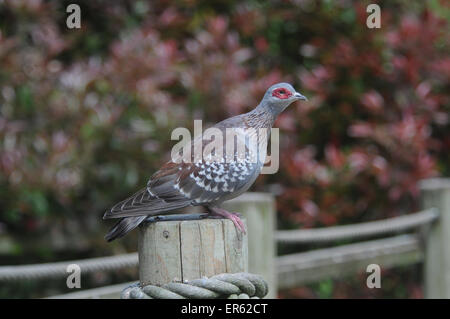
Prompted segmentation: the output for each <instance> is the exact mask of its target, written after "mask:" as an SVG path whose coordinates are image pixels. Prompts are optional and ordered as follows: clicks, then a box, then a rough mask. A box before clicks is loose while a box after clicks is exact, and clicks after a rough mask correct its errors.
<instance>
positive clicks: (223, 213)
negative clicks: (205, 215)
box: [208, 207, 246, 234]
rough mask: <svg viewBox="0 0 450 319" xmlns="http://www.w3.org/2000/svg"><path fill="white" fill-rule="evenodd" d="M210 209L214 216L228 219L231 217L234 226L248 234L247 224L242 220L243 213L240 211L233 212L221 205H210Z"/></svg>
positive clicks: (240, 231)
mask: <svg viewBox="0 0 450 319" xmlns="http://www.w3.org/2000/svg"><path fill="white" fill-rule="evenodd" d="M208 210H209V212H210V214H211V215H213V216H220V217H224V218H226V219H229V220H231V221H232V222H233V224H234V226H235V227H236V229H237V230H238V232H239V233H244V234H246V231H245V225H244V223H243V222H242V220H241V218H240V217H241V215H240V214H239V213H231V212H229V211H227V210H225V209H223V208H219V207H208Z"/></svg>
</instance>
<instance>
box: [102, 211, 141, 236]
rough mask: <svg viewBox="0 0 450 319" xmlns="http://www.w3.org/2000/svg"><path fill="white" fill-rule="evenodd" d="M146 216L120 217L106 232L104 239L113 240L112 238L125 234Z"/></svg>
mask: <svg viewBox="0 0 450 319" xmlns="http://www.w3.org/2000/svg"><path fill="white" fill-rule="evenodd" d="M146 218H147V216H146V215H145V216H136V217H125V218H121V219H120V220H119V221H118V222H117V223H116V224H115V225H114V226H113V228H111V230H110V231H109V232H108V233H107V234H106V236H105V239H106V240H107V241H113V240H114V239H117V238H120V237H123V236H125V235H126V234H127V233H128V232H129V231H131V230H133V229H135V228H136V227H137V226H138V225H139V224H140V223H142V222H143V221H144V220H145V219H146Z"/></svg>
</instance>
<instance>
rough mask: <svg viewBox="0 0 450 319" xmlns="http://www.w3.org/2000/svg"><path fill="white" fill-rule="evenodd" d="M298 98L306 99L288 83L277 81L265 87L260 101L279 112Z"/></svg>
mask: <svg viewBox="0 0 450 319" xmlns="http://www.w3.org/2000/svg"><path fill="white" fill-rule="evenodd" d="M298 100H303V101H307V100H308V99H307V98H306V97H305V96H303V95H302V94H300V93H298V92H297V91H295V89H294V88H293V87H292V85H290V84H289V83H277V84H274V85H272V86H271V87H270V88H268V89H267V91H266V94H264V98H263V101H262V102H263V103H264V104H267V105H268V106H270V108H271V110H272V112H274V113H275V114H279V113H281V112H283V110H284V109H285V108H287V107H288V106H289V105H290V104H291V103H292V102H295V101H298Z"/></svg>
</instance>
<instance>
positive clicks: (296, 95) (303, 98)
mask: <svg viewBox="0 0 450 319" xmlns="http://www.w3.org/2000/svg"><path fill="white" fill-rule="evenodd" d="M294 96H295V98H296V99H297V100H303V101H308V99H307V98H306V96H304V95H301V94H300V93H298V92H295V94H294Z"/></svg>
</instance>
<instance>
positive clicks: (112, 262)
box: [0, 253, 138, 281]
mask: <svg viewBox="0 0 450 319" xmlns="http://www.w3.org/2000/svg"><path fill="white" fill-rule="evenodd" d="M71 264H75V265H78V266H79V267H80V269H81V273H82V274H84V273H89V272H95V271H110V270H115V269H121V268H126V267H135V266H137V265H138V255H137V253H131V254H124V255H119V256H111V257H100V258H91V259H83V260H72V261H62V262H56V263H46V264H37V265H25V266H1V267H0V281H12V280H31V279H45V278H61V277H67V275H68V272H67V266H68V265H71Z"/></svg>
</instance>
